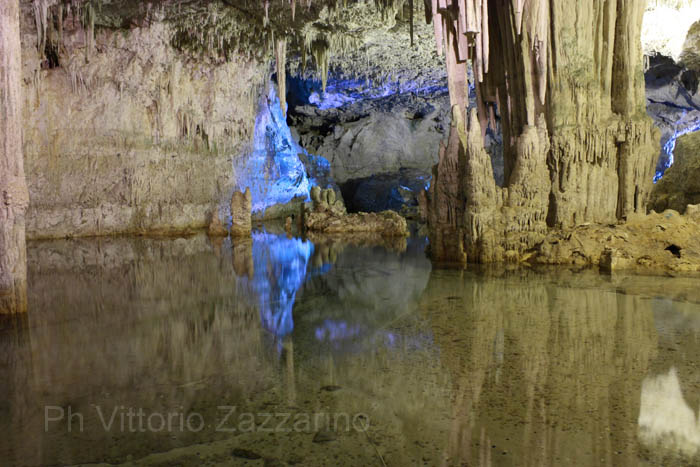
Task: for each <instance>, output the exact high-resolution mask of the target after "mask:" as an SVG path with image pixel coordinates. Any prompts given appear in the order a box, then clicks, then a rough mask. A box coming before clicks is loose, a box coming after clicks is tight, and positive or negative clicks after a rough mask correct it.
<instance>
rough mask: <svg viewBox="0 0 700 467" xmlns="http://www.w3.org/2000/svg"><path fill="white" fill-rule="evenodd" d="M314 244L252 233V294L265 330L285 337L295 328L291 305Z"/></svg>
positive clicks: (273, 235) (301, 282)
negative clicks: (253, 269)
mask: <svg viewBox="0 0 700 467" xmlns="http://www.w3.org/2000/svg"><path fill="white" fill-rule="evenodd" d="M313 251H314V247H313V244H312V243H311V242H309V241H304V240H301V239H299V238H287V237H286V236H283V235H275V234H271V233H267V232H256V233H254V234H253V251H252V255H253V264H254V268H255V272H254V273H253V278H252V280H251V284H250V287H251V292H252V297H253V298H254V299H255V300H256V301H257V302H258V305H259V307H260V320H261V322H262V325H263V327H264V328H265V329H267V330H268V331H270V332H272V333H274V334H275V335H277V336H280V337H284V336H286V335H287V334H289V333H291V332H292V330H293V329H294V318H293V317H292V306H294V301H295V299H296V294H297V291H298V290H299V288H300V287H301V286H302V284H303V283H304V281H305V280H306V275H307V268H308V265H309V259H310V258H311V255H312V254H313Z"/></svg>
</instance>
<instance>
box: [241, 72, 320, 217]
mask: <svg viewBox="0 0 700 467" xmlns="http://www.w3.org/2000/svg"><path fill="white" fill-rule="evenodd" d="M300 155H301V156H302V157H306V158H307V160H308V161H309V162H310V163H311V164H312V167H313V169H314V172H316V171H317V170H326V171H328V172H329V171H330V164H329V162H328V161H327V160H326V159H324V158H323V157H321V156H313V155H310V154H308V153H307V152H306V150H305V149H304V148H302V147H301V146H299V145H298V144H297V142H296V141H295V140H294V138H293V137H292V133H291V131H290V129H289V126H288V125H287V120H286V119H285V117H284V115H283V114H282V109H281V108H280V102H279V98H278V97H277V93H276V91H275V88H274V86H270V90H269V92H268V95H267V96H263V98H262V99H261V105H260V112H259V113H258V115H257V117H256V119H255V135H254V139H253V149H252V151H251V152H250V153H249V154H245V155H243V156H241V157H237V158H236V160H235V161H234V173H235V174H236V179H237V184H236V185H237V186H236V187H235V189H237V190H241V191H242V190H245V188H250V191H251V195H252V198H253V212H254V213H258V212H261V211H264V210H265V209H266V208H268V207H270V206H272V205H274V204H285V203H288V202H290V201H291V200H292V199H294V198H297V197H301V198H303V199H304V200H305V201H309V191H310V190H311V187H312V186H314V185H316V184H317V182H316V180H315V179H314V178H313V177H310V176H309V174H308V173H307V170H306V167H305V166H304V163H303V162H302V160H301V158H300Z"/></svg>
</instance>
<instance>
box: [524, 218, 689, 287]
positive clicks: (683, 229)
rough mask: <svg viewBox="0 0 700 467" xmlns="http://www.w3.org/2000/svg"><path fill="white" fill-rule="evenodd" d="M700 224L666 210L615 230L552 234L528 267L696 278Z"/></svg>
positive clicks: (593, 227)
mask: <svg viewBox="0 0 700 467" xmlns="http://www.w3.org/2000/svg"><path fill="white" fill-rule="evenodd" d="M698 231H700V218H698V217H695V216H690V215H685V216H683V215H680V214H679V213H678V212H677V211H673V210H670V209H669V210H666V211H664V212H663V213H652V214H649V215H647V216H634V217H633V218H631V219H630V220H628V221H627V222H624V223H619V224H609V225H596V224H588V225H582V226H579V227H576V228H573V229H564V230H552V231H550V232H549V233H548V234H547V235H546V237H545V238H544V239H543V240H542V241H541V243H540V244H538V245H537V246H536V247H535V248H534V250H533V252H532V254H531V255H530V256H529V257H528V258H527V259H526V261H527V262H528V263H532V264H556V265H575V266H600V268H601V269H602V270H604V271H615V270H618V271H622V270H630V271H640V272H641V271H643V272H650V271H651V272H669V273H698V272H700V236H698V235H697V232H698Z"/></svg>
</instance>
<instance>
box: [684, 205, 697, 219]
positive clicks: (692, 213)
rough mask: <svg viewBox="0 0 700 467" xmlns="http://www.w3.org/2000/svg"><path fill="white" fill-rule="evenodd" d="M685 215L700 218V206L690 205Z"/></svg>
mask: <svg viewBox="0 0 700 467" xmlns="http://www.w3.org/2000/svg"><path fill="white" fill-rule="evenodd" d="M685 214H686V215H687V216H688V217H700V204H689V205H688V206H687V207H686V208H685Z"/></svg>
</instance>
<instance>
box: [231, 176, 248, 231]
mask: <svg viewBox="0 0 700 467" xmlns="http://www.w3.org/2000/svg"><path fill="white" fill-rule="evenodd" d="M251 210H252V196H251V194H250V188H246V190H245V193H242V192H240V191H234V192H233V196H231V235H232V236H246V235H250V232H251V231H252V227H253V226H252V218H251Z"/></svg>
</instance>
